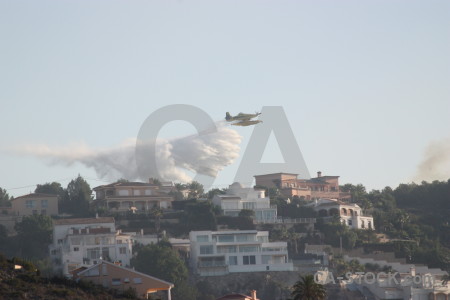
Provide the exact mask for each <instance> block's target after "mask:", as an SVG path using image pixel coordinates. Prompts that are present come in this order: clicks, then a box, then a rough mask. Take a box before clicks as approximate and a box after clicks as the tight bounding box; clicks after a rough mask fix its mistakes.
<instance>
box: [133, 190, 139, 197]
mask: <svg viewBox="0 0 450 300" xmlns="http://www.w3.org/2000/svg"><path fill="white" fill-rule="evenodd" d="M133 195H134V196H140V195H141V191H140V190H133Z"/></svg>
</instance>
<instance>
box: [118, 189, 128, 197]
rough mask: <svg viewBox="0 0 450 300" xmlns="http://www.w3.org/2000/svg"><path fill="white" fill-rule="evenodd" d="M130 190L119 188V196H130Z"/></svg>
mask: <svg viewBox="0 0 450 300" xmlns="http://www.w3.org/2000/svg"><path fill="white" fill-rule="evenodd" d="M129 195H130V191H128V190H119V196H129Z"/></svg>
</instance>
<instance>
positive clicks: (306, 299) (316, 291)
mask: <svg viewBox="0 0 450 300" xmlns="http://www.w3.org/2000/svg"><path fill="white" fill-rule="evenodd" d="M291 295H292V297H293V300H322V299H325V298H326V296H327V293H326V290H325V287H324V286H323V285H321V284H318V283H315V282H314V276H313V275H306V276H301V277H300V280H299V281H297V282H296V283H295V284H294V286H293V291H292V294H291Z"/></svg>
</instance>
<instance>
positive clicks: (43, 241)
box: [14, 215, 53, 259]
mask: <svg viewBox="0 0 450 300" xmlns="http://www.w3.org/2000/svg"><path fill="white" fill-rule="evenodd" d="M14 228H15V229H16V231H17V240H18V242H19V251H20V252H21V256H22V257H30V258H38V259H40V258H43V257H45V256H47V250H48V245H49V244H50V243H51V234H52V228H53V225H52V219H51V218H50V217H49V216H44V215H32V216H27V217H23V219H22V222H20V223H17V224H16V226H15V227H14Z"/></svg>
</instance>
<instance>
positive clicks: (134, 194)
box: [94, 181, 174, 213]
mask: <svg viewBox="0 0 450 300" xmlns="http://www.w3.org/2000/svg"><path fill="white" fill-rule="evenodd" d="M172 190H173V188H172V187H170V186H168V185H167V184H164V185H161V184H155V183H153V181H151V182H149V183H145V182H115V183H111V184H107V185H101V186H97V187H95V188H94V191H95V195H96V199H95V203H96V205H98V206H103V207H105V208H107V209H108V210H109V211H113V212H127V211H132V212H134V213H140V212H146V211H149V210H151V209H152V208H153V207H158V208H161V209H167V208H170V207H172V201H173V200H174V198H173V196H171V195H169V193H170V191H172Z"/></svg>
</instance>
